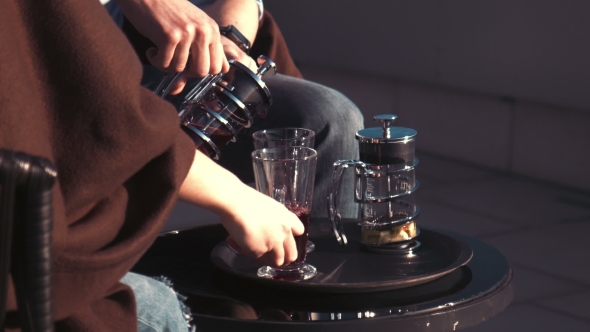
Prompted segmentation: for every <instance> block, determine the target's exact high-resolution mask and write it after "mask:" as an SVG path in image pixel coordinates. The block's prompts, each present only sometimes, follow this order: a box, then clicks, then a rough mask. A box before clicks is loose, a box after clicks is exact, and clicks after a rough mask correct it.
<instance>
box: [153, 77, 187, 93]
mask: <svg viewBox="0 0 590 332" xmlns="http://www.w3.org/2000/svg"><path fill="white" fill-rule="evenodd" d="M180 75H182V73H170V74H167V75H166V76H164V78H163V79H162V81H161V82H160V84H158V87H157V88H156V89H155V90H154V93H155V94H156V95H158V97H160V98H164V97H166V96H167V95H168V92H170V89H171V88H172V86H173V85H174V83H176V81H178V79H179V78H180Z"/></svg>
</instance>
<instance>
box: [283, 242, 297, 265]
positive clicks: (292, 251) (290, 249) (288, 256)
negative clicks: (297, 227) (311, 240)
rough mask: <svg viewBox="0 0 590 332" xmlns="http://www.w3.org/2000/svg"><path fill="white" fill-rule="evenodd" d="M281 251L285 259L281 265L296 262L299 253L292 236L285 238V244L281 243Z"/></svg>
mask: <svg viewBox="0 0 590 332" xmlns="http://www.w3.org/2000/svg"><path fill="white" fill-rule="evenodd" d="M283 250H284V252H285V259H284V261H283V265H288V264H290V263H293V262H294V261H295V260H297V257H298V256H299V253H298V252H297V243H296V242H295V238H294V237H293V235H291V236H287V238H286V239H285V242H283Z"/></svg>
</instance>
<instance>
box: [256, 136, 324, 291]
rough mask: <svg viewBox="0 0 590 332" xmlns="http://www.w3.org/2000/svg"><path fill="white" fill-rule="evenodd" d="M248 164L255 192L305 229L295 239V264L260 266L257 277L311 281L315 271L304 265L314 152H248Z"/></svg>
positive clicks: (300, 149)
mask: <svg viewBox="0 0 590 332" xmlns="http://www.w3.org/2000/svg"><path fill="white" fill-rule="evenodd" d="M252 164H253V166H254V179H255V182H256V189H257V190H258V191H259V192H261V193H264V194H265V195H268V196H270V197H272V198H274V199H275V200H277V201H278V202H280V203H282V204H283V205H285V207H287V209H289V210H290V211H291V212H293V213H294V214H295V215H297V217H299V220H301V222H302V223H303V226H304V227H305V231H304V233H303V235H300V236H296V237H295V243H296V244H297V253H298V256H297V259H296V260H295V262H293V263H291V264H289V265H287V266H283V267H271V266H263V267H261V268H260V269H258V273H257V274H258V276H259V277H264V278H271V279H280V280H291V281H297V280H307V279H310V278H313V277H314V276H315V275H316V274H317V270H316V268H315V267H314V266H312V265H309V264H307V263H305V256H306V254H307V250H306V244H307V238H308V236H309V233H308V232H309V218H310V212H311V203H312V198H313V184H314V180H315V170H316V164H317V152H316V151H315V150H314V149H312V148H307V147H300V146H289V147H279V148H266V149H259V150H254V152H252Z"/></svg>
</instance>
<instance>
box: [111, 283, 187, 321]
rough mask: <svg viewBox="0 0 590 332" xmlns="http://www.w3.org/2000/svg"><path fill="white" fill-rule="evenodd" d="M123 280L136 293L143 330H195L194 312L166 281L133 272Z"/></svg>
mask: <svg viewBox="0 0 590 332" xmlns="http://www.w3.org/2000/svg"><path fill="white" fill-rule="evenodd" d="M121 282H122V283H124V284H126V285H129V287H131V289H133V293H135V301H136V303H137V319H138V331H139V332H181V331H189V332H191V331H195V327H194V326H191V325H190V324H189V323H190V322H189V321H190V314H189V313H188V312H186V307H185V306H184V304H183V303H182V301H180V300H181V299H183V298H182V297H181V296H180V295H179V294H177V293H176V292H175V291H174V290H173V289H172V287H171V284H170V283H169V282H168V281H167V280H166V279H162V280H161V281H160V280H156V279H154V278H150V277H146V276H143V275H141V274H137V273H133V272H129V273H127V274H126V275H125V276H124V277H123V279H121Z"/></svg>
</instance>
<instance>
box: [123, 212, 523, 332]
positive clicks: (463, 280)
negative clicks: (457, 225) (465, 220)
mask: <svg viewBox="0 0 590 332" xmlns="http://www.w3.org/2000/svg"><path fill="white" fill-rule="evenodd" d="M314 225H316V226H314ZM317 225H327V221H325V220H316V221H312V227H310V240H312V241H314V242H318V244H317V245H316V250H315V252H316V255H318V256H320V255H321V253H322V250H331V251H332V252H334V251H335V250H337V249H338V247H337V245H334V246H332V247H329V246H327V245H321V244H322V241H323V240H326V239H327V238H330V237H331V235H330V234H329V233H328V232H327V230H326V228H325V227H318V226H317ZM346 225H347V227H348V228H349V229H351V228H354V223H352V222H350V221H349V222H348V223H347V224H346ZM428 231H430V232H439V233H441V234H443V235H445V236H452V237H453V238H455V239H457V240H459V241H460V242H462V243H463V244H466V245H468V246H469V247H471V249H472V250H473V256H472V259H471V260H470V261H469V262H468V263H467V264H466V265H464V266H461V267H459V268H456V269H453V270H452V272H449V273H446V274H444V275H443V276H441V277H437V278H436V279H433V280H429V281H427V282H423V283H419V284H412V285H409V286H408V287H390V288H387V287H385V288H383V287H382V289H366V290H363V291H357V292H350V291H344V292H339V291H338V290H336V291H325V290H322V291H319V292H316V291H314V288H313V287H311V288H309V287H308V288H300V287H299V288H298V287H281V284H277V283H276V282H273V283H265V281H264V280H260V281H257V280H252V279H251V278H250V279H249V278H239V277H236V276H235V275H233V274H231V273H227V272H226V271H223V270H222V269H219V268H217V267H216V265H214V264H213V262H212V261H211V257H210V255H211V252H212V250H213V249H214V248H216V246H218V245H219V244H220V243H222V242H223V241H224V240H225V238H226V237H227V233H226V232H225V230H224V229H223V227H221V225H209V226H202V227H197V228H191V229H186V230H181V231H175V232H170V233H167V234H165V235H163V236H161V237H159V238H158V239H157V240H156V242H155V243H154V245H153V246H152V247H151V248H150V250H149V251H148V252H147V253H146V254H145V255H144V257H143V258H142V259H141V260H140V262H139V263H138V264H137V265H136V266H135V268H134V269H133V271H134V272H137V273H142V274H145V275H150V276H159V275H164V276H167V277H168V278H170V279H171V280H172V282H173V284H174V286H175V288H176V289H177V290H179V292H180V293H181V294H183V295H186V296H187V297H188V299H187V301H186V302H187V304H188V305H189V306H190V307H191V309H192V311H193V317H194V320H195V321H196V323H197V326H198V328H199V330H200V331H204V332H214V331H259V332H263V331H280V332H290V331H305V332H315V331H318V332H319V331H322V332H329V331H338V332H346V331H351V332H352V331H372V332H381V331H384V332H385V331H417V332H418V331H420V332H421V331H437V332H444V331H456V330H461V329H464V328H467V327H471V326H475V325H477V324H480V323H484V322H485V321H486V320H488V319H489V318H491V317H493V316H495V315H497V314H498V313H500V312H501V311H503V310H504V309H506V307H507V306H508V305H509V304H510V302H511V301H512V297H513V290H512V269H511V268H510V265H509V264H508V262H507V260H506V259H505V258H504V257H503V256H502V255H501V254H500V253H499V252H498V251H497V250H496V249H494V248H493V247H491V246H489V245H487V244H485V243H483V242H481V241H479V240H477V239H474V238H471V237H467V236H463V235H460V234H456V233H451V232H447V231H442V230H428ZM348 232H349V241H350V240H351V239H352V241H355V237H354V234H353V235H352V236H351V235H350V233H351V231H350V230H349V231H348ZM334 243H336V240H334ZM349 245H350V244H349ZM311 255H314V253H311V254H310V257H312V256H311ZM352 271H354V269H353V270H352ZM359 273H363V272H362V271H359ZM365 273H366V271H365ZM277 285H278V286H277Z"/></svg>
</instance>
